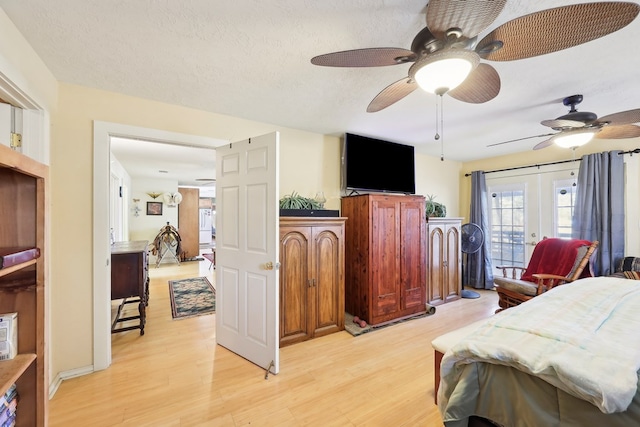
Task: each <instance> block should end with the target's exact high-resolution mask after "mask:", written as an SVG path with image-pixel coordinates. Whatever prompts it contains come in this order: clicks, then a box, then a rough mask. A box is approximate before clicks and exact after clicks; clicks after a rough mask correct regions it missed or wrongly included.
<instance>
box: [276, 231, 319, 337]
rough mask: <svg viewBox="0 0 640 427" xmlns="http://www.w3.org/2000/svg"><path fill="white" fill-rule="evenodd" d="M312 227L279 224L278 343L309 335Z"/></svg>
mask: <svg viewBox="0 0 640 427" xmlns="http://www.w3.org/2000/svg"><path fill="white" fill-rule="evenodd" d="M311 241H312V240H311V228H310V227H288V226H287V227H280V264H281V265H282V266H283V268H282V269H281V270H280V345H281V346H284V345H287V344H293V343H295V342H300V341H305V340H307V339H309V331H310V328H309V321H310V319H309V317H310V316H309V312H308V308H307V307H308V299H309V294H308V292H309V278H310V277H311V272H310V271H309V266H310V264H311V247H310V245H311Z"/></svg>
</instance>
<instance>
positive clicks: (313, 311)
mask: <svg viewBox="0 0 640 427" xmlns="http://www.w3.org/2000/svg"><path fill="white" fill-rule="evenodd" d="M343 233H344V228H343V227H342V226H338V225H336V226H326V227H314V228H313V229H312V232H311V236H312V242H313V244H312V245H311V271H312V275H311V277H312V279H311V281H312V282H311V287H310V288H309V290H310V292H309V319H310V325H309V326H310V327H311V328H312V331H311V335H312V336H313V337H318V336H322V335H327V334H330V333H333V332H337V331H340V330H342V329H344V284H343V283H344V268H343V266H344V245H343V243H342V242H343Z"/></svg>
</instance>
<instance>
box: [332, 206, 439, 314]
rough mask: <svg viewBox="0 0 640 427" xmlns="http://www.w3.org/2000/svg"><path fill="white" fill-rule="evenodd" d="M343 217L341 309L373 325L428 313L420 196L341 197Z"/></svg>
mask: <svg viewBox="0 0 640 427" xmlns="http://www.w3.org/2000/svg"><path fill="white" fill-rule="evenodd" d="M341 213H342V215H343V216H345V217H347V225H346V237H345V242H346V249H345V254H346V258H345V308H346V311H347V312H348V313H350V314H352V315H354V316H358V317H360V318H361V319H364V320H366V321H367V322H368V323H369V324H371V325H376V324H381V323H385V322H389V321H392V320H396V319H399V318H403V317H409V316H411V315H415V314H417V313H423V312H425V311H426V304H425V302H426V295H425V291H426V278H427V271H426V259H427V256H426V243H425V237H426V221H425V198H424V197H423V196H405V195H386V194H366V195H359V196H349V197H343V198H342V211H341Z"/></svg>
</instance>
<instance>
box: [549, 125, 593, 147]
mask: <svg viewBox="0 0 640 427" xmlns="http://www.w3.org/2000/svg"><path fill="white" fill-rule="evenodd" d="M597 131H598V130H597V129H578V130H575V131H565V132H562V133H560V134H558V135H556V136H554V137H553V142H554V143H555V144H556V145H558V146H560V147H562V148H576V147H580V146H582V145H585V144H586V143H588V142H589V141H591V140H592V139H593V136H594V135H595V134H596V132H597Z"/></svg>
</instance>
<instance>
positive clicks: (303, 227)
mask: <svg viewBox="0 0 640 427" xmlns="http://www.w3.org/2000/svg"><path fill="white" fill-rule="evenodd" d="M344 223H345V218H336V217H331V218H329V217H322V218H319V217H281V218H280V264H281V267H280V347H284V346H286V345H289V344H294V343H297V342H301V341H306V340H308V339H311V338H316V337H319V336H323V335H327V334H330V333H333V332H338V331H341V330H343V329H344V227H345V225H344Z"/></svg>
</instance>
